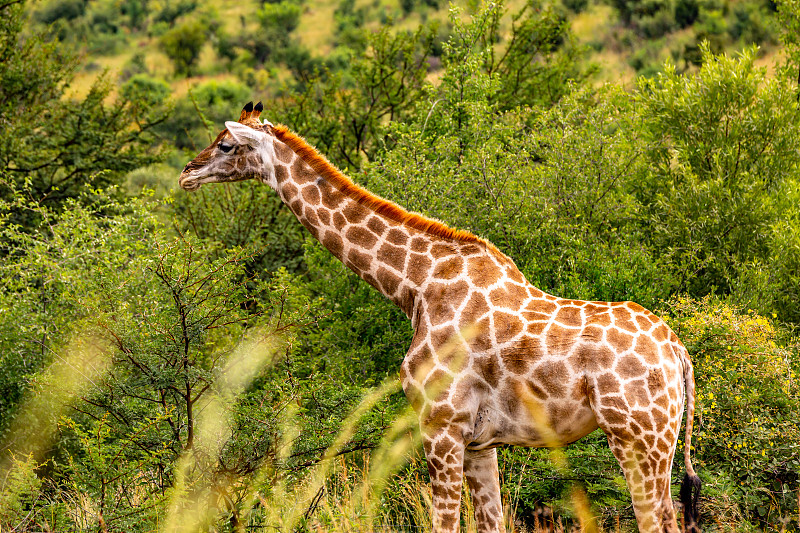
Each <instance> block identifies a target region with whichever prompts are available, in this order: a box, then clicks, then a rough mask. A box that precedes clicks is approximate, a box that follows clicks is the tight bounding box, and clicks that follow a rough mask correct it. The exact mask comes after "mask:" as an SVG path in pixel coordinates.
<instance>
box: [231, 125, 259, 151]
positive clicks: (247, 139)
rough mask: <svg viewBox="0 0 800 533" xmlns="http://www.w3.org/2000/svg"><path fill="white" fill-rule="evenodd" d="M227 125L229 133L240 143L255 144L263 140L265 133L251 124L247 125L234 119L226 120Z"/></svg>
mask: <svg viewBox="0 0 800 533" xmlns="http://www.w3.org/2000/svg"><path fill="white" fill-rule="evenodd" d="M225 127H226V128H228V133H230V134H231V136H232V137H233V138H234V140H235V141H236V142H237V143H238V144H247V145H250V146H255V145H257V144H258V143H259V141H261V136H262V135H263V133H261V132H259V131H256V130H254V129H253V128H251V127H250V126H245V125H244V124H240V123H238V122H234V121H232V120H229V121H228V122H226V123H225Z"/></svg>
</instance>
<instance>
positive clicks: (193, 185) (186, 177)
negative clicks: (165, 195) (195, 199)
mask: <svg viewBox="0 0 800 533" xmlns="http://www.w3.org/2000/svg"><path fill="white" fill-rule="evenodd" d="M178 185H180V187H181V189H183V190H184V191H196V190H197V189H199V188H200V185H201V183H200V182H199V180H198V179H197V178H196V177H193V176H191V175H190V174H189V173H187V172H185V171H184V172H182V173H181V177H180V178H178Z"/></svg>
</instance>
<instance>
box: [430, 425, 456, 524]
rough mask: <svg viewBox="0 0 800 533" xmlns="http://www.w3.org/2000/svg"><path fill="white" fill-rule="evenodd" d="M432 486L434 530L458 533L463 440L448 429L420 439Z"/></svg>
mask: <svg viewBox="0 0 800 533" xmlns="http://www.w3.org/2000/svg"><path fill="white" fill-rule="evenodd" d="M423 446H424V448H425V457H426V459H427V461H428V473H429V474H430V477H431V486H432V488H433V531H434V533H457V532H458V530H459V524H460V521H461V520H460V518H461V515H460V512H461V484H462V480H463V474H464V470H463V468H464V443H463V442H461V441H460V440H457V439H455V438H453V436H452V435H451V434H450V433H448V432H447V431H438V432H436V433H434V434H428V435H426V436H425V438H424V440H423Z"/></svg>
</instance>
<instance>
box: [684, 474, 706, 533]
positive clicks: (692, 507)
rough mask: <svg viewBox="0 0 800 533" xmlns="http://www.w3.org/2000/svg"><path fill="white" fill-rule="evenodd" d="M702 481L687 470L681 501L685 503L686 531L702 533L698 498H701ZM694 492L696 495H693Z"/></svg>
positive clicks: (687, 532) (688, 532)
mask: <svg viewBox="0 0 800 533" xmlns="http://www.w3.org/2000/svg"><path fill="white" fill-rule="evenodd" d="M701 484H702V482H701V481H700V478H699V477H698V476H696V475H689V473H688V472H687V473H686V475H685V476H683V483H681V493H680V495H681V503H682V504H683V530H684V531H685V532H686V533H700V527H699V526H698V525H697V520H698V518H699V515H698V514H697V500H698V499H699V498H700V485H701ZM692 493H694V496H692Z"/></svg>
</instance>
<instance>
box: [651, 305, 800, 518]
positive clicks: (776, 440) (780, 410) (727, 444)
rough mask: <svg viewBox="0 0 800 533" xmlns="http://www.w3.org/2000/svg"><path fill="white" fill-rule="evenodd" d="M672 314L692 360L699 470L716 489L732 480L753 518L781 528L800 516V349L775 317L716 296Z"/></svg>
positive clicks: (674, 308)
mask: <svg viewBox="0 0 800 533" xmlns="http://www.w3.org/2000/svg"><path fill="white" fill-rule="evenodd" d="M667 309H668V315H667V316H666V317H665V318H666V320H667V322H668V323H669V324H670V326H672V328H673V329H674V330H675V332H676V333H677V334H678V336H679V337H680V338H681V340H682V341H683V342H684V344H685V345H686V348H687V349H688V350H689V353H690V354H692V360H693V362H694V369H695V382H696V384H697V411H696V415H695V428H696V429H695V432H694V435H695V437H694V443H695V444H694V447H695V448H696V449H697V452H696V457H697V459H696V461H697V462H696V464H697V465H698V472H699V473H700V475H701V477H703V478H704V479H706V480H709V481H710V483H711V485H712V486H713V485H715V484H716V483H724V480H729V481H731V482H732V485H731V486H730V487H729V488H728V490H727V491H726V492H727V496H728V497H733V500H734V502H735V505H737V506H738V507H739V511H740V512H741V514H742V515H744V516H745V517H746V518H747V520H749V521H752V522H753V523H757V524H758V525H759V527H760V528H762V529H764V530H769V529H780V528H781V525H782V524H785V521H784V519H785V518H788V517H795V516H797V492H796V491H797V486H798V480H799V477H798V472H800V455H798V452H797V448H796V443H797V442H798V441H799V440H800V426H798V425H797V420H800V388H798V382H797V378H798V375H800V364H799V361H800V358H799V356H800V351H798V348H800V347H799V346H798V345H797V344H788V345H787V344H786V341H787V339H788V338H789V337H788V335H787V332H786V331H782V330H781V329H780V328H779V327H777V326H776V325H775V323H774V322H773V320H771V319H768V318H765V317H763V316H760V315H758V314H757V313H755V312H753V311H747V312H745V311H742V310H738V309H736V308H735V307H732V306H731V305H729V304H726V303H723V302H721V301H719V300H716V299H713V298H710V297H707V298H704V299H702V300H693V299H690V298H685V297H684V298H677V299H674V300H672V301H671V302H670V303H669V304H668V307H667ZM718 479H719V481H718ZM753 487H758V490H753ZM712 490H713V489H712ZM723 504H724V502H714V500H713V499H712V501H711V502H710V504H709V505H708V507H711V508H712V509H713V508H714V507H715V506H717V505H719V506H723ZM726 512H728V513H730V510H728V511H726Z"/></svg>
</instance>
